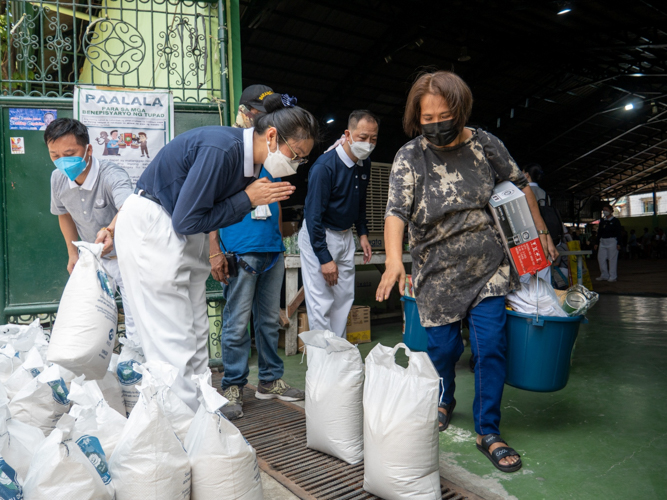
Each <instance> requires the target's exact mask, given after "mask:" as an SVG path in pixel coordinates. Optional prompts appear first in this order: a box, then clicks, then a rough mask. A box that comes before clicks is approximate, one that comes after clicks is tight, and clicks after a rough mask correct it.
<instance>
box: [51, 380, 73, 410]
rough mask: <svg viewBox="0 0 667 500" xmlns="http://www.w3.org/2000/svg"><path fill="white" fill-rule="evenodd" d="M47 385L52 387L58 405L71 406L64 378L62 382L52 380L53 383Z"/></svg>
mask: <svg viewBox="0 0 667 500" xmlns="http://www.w3.org/2000/svg"><path fill="white" fill-rule="evenodd" d="M47 384H49V386H50V387H51V393H52V394H53V399H54V400H55V402H56V403H58V404H61V405H68V404H69V399H68V398H67V396H69V391H68V390H67V386H66V385H65V381H64V380H63V379H62V378H61V379H60V380H52V381H51V382H47Z"/></svg>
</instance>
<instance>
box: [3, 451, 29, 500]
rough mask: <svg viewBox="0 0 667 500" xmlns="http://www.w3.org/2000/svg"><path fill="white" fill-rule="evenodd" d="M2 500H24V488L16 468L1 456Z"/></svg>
mask: <svg viewBox="0 0 667 500" xmlns="http://www.w3.org/2000/svg"><path fill="white" fill-rule="evenodd" d="M0 498H2V499H3V500H23V499H24V498H25V497H24V496H23V486H22V485H21V481H20V479H19V477H18V474H17V473H16V471H15V470H14V468H13V467H12V466H11V465H9V464H8V463H7V462H6V461H5V457H2V456H0Z"/></svg>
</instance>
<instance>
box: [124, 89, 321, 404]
mask: <svg viewBox="0 0 667 500" xmlns="http://www.w3.org/2000/svg"><path fill="white" fill-rule="evenodd" d="M269 97H273V99H272V100H271V101H270V102H269V101H267V99H268V97H267V98H265V99H264V105H265V108H266V110H267V113H266V114H264V115H262V116H260V117H259V118H257V120H256V122H255V128H254V129H235V128H232V127H220V126H210V127H199V128H195V129H192V130H189V131H187V132H184V133H182V134H180V135H177V136H176V137H175V138H174V139H173V140H172V141H170V142H169V143H168V144H167V145H166V146H164V147H163V148H162V149H161V150H160V152H159V153H158V154H157V155H156V156H155V158H154V159H153V161H152V162H151V163H150V164H149V165H148V167H146V170H145V171H144V173H143V174H142V175H141V178H140V179H139V181H138V183H137V189H136V190H135V194H133V195H132V196H130V197H129V198H128V200H127V202H126V203H125V205H124V206H123V210H122V211H121V212H120V215H119V216H118V222H117V228H116V248H117V251H118V256H119V259H120V260H119V262H120V265H121V271H122V273H123V276H124V277H126V287H127V291H128V296H129V299H130V303H131V305H132V306H133V311H135V317H136V318H135V319H136V322H137V333H138V334H139V337H140V340H141V344H142V347H143V350H144V354H145V356H146V361H149V362H150V361H151V360H156V361H165V362H167V363H170V364H171V365H173V366H175V367H177V368H178V370H179V377H178V378H177V380H176V381H175V382H174V384H173V386H172V389H173V390H174V392H175V393H176V394H177V395H178V396H179V397H180V398H181V399H182V400H183V401H185V403H186V404H188V405H189V406H190V407H191V408H192V409H193V410H196V409H197V407H198V406H199V403H198V402H197V397H196V396H197V391H196V387H195V384H194V382H193V380H192V375H197V374H201V373H204V372H205V370H206V369H207V367H208V350H207V344H208V336H209V322H208V316H207V309H206V279H207V278H208V276H209V273H210V270H211V268H210V265H209V259H211V258H213V257H216V256H217V255H209V254H208V251H209V245H206V240H207V237H206V235H205V234H204V233H207V232H211V231H217V230H218V229H219V228H221V227H227V226H231V225H232V224H236V223H238V222H241V221H242V220H243V218H244V217H245V216H246V215H247V214H248V213H250V212H251V211H252V210H253V209H254V208H256V207H257V206H260V205H270V204H272V203H275V202H278V201H283V200H286V199H288V198H289V196H291V195H292V193H293V192H294V189H295V188H294V186H291V185H290V184H289V183H287V182H271V181H270V180H269V179H259V180H258V179H257V177H258V176H259V173H260V170H261V167H262V165H264V168H265V169H266V171H267V172H268V173H270V174H271V175H272V176H273V177H274V178H277V177H285V176H287V175H291V174H294V173H296V169H297V166H298V165H299V164H300V163H301V162H302V161H303V159H305V158H306V157H307V156H308V155H309V154H310V151H311V149H312V148H313V145H314V142H315V138H316V137H317V135H318V125H317V121H316V120H315V118H314V117H313V115H311V114H310V113H309V112H308V111H306V110H304V109H302V108H299V107H297V106H295V99H294V98H291V97H289V96H287V95H284V94H283V95H280V94H275V95H273V96H269ZM279 123H280V124H284V128H283V129H282V130H279V129H278V128H277V127H276V125H277V124H279ZM216 253H219V252H216ZM207 256H208V258H207ZM223 274H224V275H226V274H227V268H226V266H225V268H224V269H223Z"/></svg>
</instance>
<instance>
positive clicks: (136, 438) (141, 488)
mask: <svg viewBox="0 0 667 500" xmlns="http://www.w3.org/2000/svg"><path fill="white" fill-rule="evenodd" d="M156 392H157V388H156V387H155V385H153V384H147V385H146V387H142V388H141V393H140V396H139V401H138V402H137V405H136V406H135V408H134V410H133V411H132V414H131V415H130V418H129V419H128V420H127V425H126V426H125V428H124V429H123V432H122V434H121V436H120V439H119V441H118V445H117V446H116V450H115V451H114V454H113V456H112V457H111V460H110V461H109V469H110V471H111V476H112V477H113V480H114V485H115V487H116V500H167V499H169V500H189V499H190V481H191V474H190V463H189V461H188V454H187V453H186V452H185V450H184V449H183V445H182V444H181V441H180V440H179V439H178V437H176V434H175V433H174V431H173V430H172V428H171V424H170V423H169V421H168V420H167V417H166V416H165V414H164V412H163V411H162V409H161V408H160V405H159V404H158V403H157V401H156V398H155V396H154V395H155V393H156Z"/></svg>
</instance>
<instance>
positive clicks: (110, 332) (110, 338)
mask: <svg viewBox="0 0 667 500" xmlns="http://www.w3.org/2000/svg"><path fill="white" fill-rule="evenodd" d="M109 340H113V328H112V329H111V330H109Z"/></svg>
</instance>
